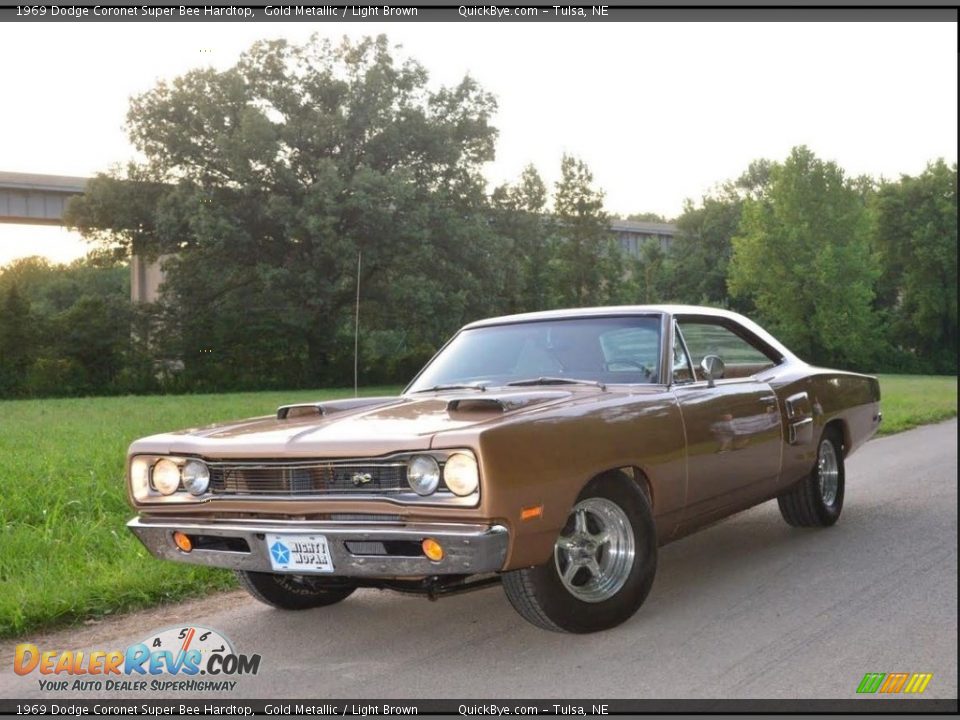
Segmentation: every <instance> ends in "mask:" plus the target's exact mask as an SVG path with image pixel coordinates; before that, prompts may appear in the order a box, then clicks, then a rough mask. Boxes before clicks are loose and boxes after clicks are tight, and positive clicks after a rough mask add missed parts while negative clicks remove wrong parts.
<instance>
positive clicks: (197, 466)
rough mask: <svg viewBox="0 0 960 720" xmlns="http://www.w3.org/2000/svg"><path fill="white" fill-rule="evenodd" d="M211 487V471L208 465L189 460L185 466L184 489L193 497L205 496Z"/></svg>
mask: <svg viewBox="0 0 960 720" xmlns="http://www.w3.org/2000/svg"><path fill="white" fill-rule="evenodd" d="M209 485H210V470H209V469H208V468H207V466H206V463H202V462H200V461H199V460H187V464H186V465H184V466H183V487H184V488H185V489H186V490H187V492H189V493H192V494H193V495H203V494H204V493H205V492H206V491H207V487H208V486H209Z"/></svg>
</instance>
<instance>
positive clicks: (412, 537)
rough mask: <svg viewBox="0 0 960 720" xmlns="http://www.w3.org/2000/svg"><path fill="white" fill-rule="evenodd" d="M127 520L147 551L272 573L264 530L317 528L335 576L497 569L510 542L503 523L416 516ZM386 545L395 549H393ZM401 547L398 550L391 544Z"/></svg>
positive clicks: (295, 532) (307, 531) (308, 531)
mask: <svg viewBox="0 0 960 720" xmlns="http://www.w3.org/2000/svg"><path fill="white" fill-rule="evenodd" d="M127 527H128V528H130V530H131V531H132V532H133V534H134V535H136V536H137V537H138V538H139V539H140V542H142V543H143V544H144V546H145V547H146V548H147V550H149V551H150V552H151V553H153V555H155V556H156V557H158V558H162V559H165V560H176V561H178V562H185V563H193V564H196V565H209V566H213V567H222V568H230V569H233V570H251V571H255V572H268V573H273V572H277V571H276V570H274V569H273V566H272V565H271V563H270V556H269V554H268V550H267V543H266V540H265V534H266V533H271V534H280V535H283V534H289V535H323V536H325V537H326V538H327V545H328V548H329V551H330V556H331V560H332V561H333V567H334V571H333V572H332V573H324V575H330V576H333V577H337V576H342V577H369V578H394V577H414V576H423V575H473V574H476V573H488V572H497V571H499V570H501V569H502V568H503V565H504V562H505V561H506V556H507V545H508V542H509V538H508V534H507V529H506V528H505V527H503V526H502V525H474V524H465V523H420V524H415V525H387V524H384V525H376V524H363V523H351V524H344V523H325V522H312V521H300V520H297V521H270V520H254V521H248V520H209V521H205V522H203V521H202V522H197V521H196V520H193V519H184V520H183V521H179V520H176V519H169V518H163V519H159V518H142V517H136V518H134V519H133V520H131V521H130V522H129V523H127ZM178 531H179V532H182V533H185V534H186V535H187V536H189V537H190V538H191V540H193V541H194V542H193V550H191V551H190V552H183V551H182V550H180V549H179V548H178V547H177V546H176V545H175V544H174V542H173V533H175V532H178ZM425 538H433V539H434V540H436V541H437V542H439V543H440V544H441V545H442V546H443V549H444V557H443V559H442V560H439V561H433V560H429V559H428V558H427V557H426V556H424V555H423V553H422V551H419V550H417V551H416V552H415V551H414V550H413V548H419V545H420V543H421V542H422V541H423V540H424V539H425ZM386 548H393V550H392V551H390V550H386ZM396 548H400V550H396Z"/></svg>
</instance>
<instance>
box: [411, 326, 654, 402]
mask: <svg viewBox="0 0 960 720" xmlns="http://www.w3.org/2000/svg"><path fill="white" fill-rule="evenodd" d="M659 368H660V318H659V316H656V315H650V316H632V317H599V318H574V319H569V320H547V321H539V322H524V323H514V324H511V325H492V326H489V327H478V328H473V329H470V330H464V331H463V332H461V333H459V334H458V335H457V336H456V337H455V338H454V339H453V340H452V341H450V343H449V344H448V345H447V346H446V347H445V348H444V349H443V350H442V351H441V352H440V354H439V355H437V357H435V358H434V359H433V361H432V362H431V363H430V364H429V365H427V367H426V368H424V370H423V371H422V372H421V374H420V376H419V377H417V379H416V380H415V381H414V382H413V383H412V384H411V385H410V387H408V388H407V392H425V391H428V390H432V389H437V390H440V389H448V387H449V386H459V387H461V388H462V387H468V388H469V387H476V388H477V389H480V388H482V387H501V386H504V385H508V384H511V383H523V384H535V383H536V382H537V381H540V382H542V383H543V384H554V383H562V382H565V381H581V380H582V381H589V382H594V383H656V382H659V379H658V377H657V376H658V373H659ZM449 389H455V388H449Z"/></svg>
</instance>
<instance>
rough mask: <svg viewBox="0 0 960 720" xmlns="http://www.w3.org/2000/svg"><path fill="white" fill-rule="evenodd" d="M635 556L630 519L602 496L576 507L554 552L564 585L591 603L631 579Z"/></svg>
mask: <svg viewBox="0 0 960 720" xmlns="http://www.w3.org/2000/svg"><path fill="white" fill-rule="evenodd" d="M635 554H636V547H635V543H634V534H633V526H631V524H630V520H629V518H627V515H626V513H625V512H624V511H623V510H622V509H621V508H620V506H619V505H617V504H616V503H614V502H612V501H610V500H607V499H605V498H601V497H591V498H586V499H585V500H581V501H580V502H578V503H577V504H576V505H575V506H574V508H573V511H572V512H571V513H570V517H569V518H568V519H567V524H566V526H565V527H564V529H563V532H562V533H561V535H560V537H559V538H558V539H557V544H556V545H555V546H554V552H553V556H554V561H555V562H556V565H557V573H558V574H559V575H560V581H561V582H562V583H563V586H564V587H565V588H566V589H567V590H568V591H569V592H570V594H571V595H573V596H574V597H575V598H577V599H578V600H582V601H584V602H591V603H596V602H602V601H604V600H607V599H609V598H611V597H613V596H614V595H616V594H617V592H618V591H619V590H620V588H622V587H623V586H624V583H626V582H627V578H628V577H630V571H631V570H632V569H633V560H634V556H635Z"/></svg>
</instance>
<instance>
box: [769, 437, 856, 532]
mask: <svg viewBox="0 0 960 720" xmlns="http://www.w3.org/2000/svg"><path fill="white" fill-rule="evenodd" d="M826 445H829V448H828V447H826ZM831 452H832V454H833V458H834V461H835V465H836V486H835V488H834V489H833V491H832V492H830V490H829V488H830V485H831V484H830V483H828V484H827V491H826V492H825V491H824V490H823V489H822V487H823V486H822V484H821V482H820V476H821V465H822V464H823V463H824V462H826V463H827V464H829V455H830V453H831ZM844 484H845V473H844V467H843V436H842V435H841V433H840V432H839V430H838V429H837V428H835V427H828V428H826V429H825V430H824V431H823V434H822V435H821V436H820V442H819V443H817V459H816V461H815V462H814V464H813V467H812V468H810V472H809V473H808V474H807V476H806V477H804V478H803V479H802V480H800V481H799V482H798V483H797V484H796V485H794V486H793V487H792V488H790V489H789V490H787V491H786V492H785V493H783V494H782V495H780V496H779V497H778V498H777V504H778V505H779V506H780V514H781V515H783V519H784V520H786V521H787V523H788V524H790V525H792V526H793V527H829V526H831V525H833V524H834V523H835V522H837V520H838V519H839V518H840V512H841V511H842V510H843V492H844Z"/></svg>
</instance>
